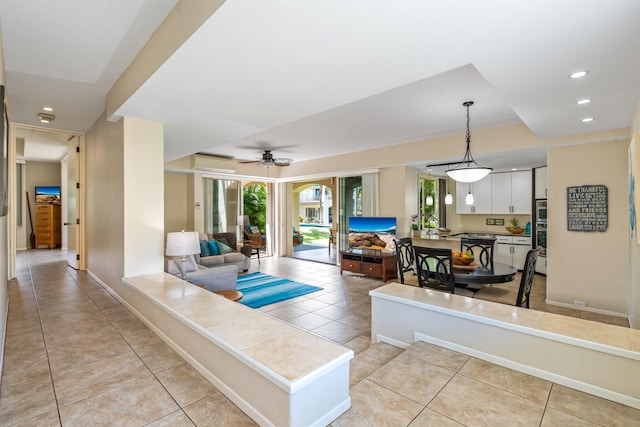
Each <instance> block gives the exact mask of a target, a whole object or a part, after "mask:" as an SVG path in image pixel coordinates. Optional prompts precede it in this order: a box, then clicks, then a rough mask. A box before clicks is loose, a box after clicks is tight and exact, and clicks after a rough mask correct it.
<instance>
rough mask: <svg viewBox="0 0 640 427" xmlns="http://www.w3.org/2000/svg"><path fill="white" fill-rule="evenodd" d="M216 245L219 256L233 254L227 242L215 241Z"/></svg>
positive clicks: (222, 240) (224, 240)
mask: <svg viewBox="0 0 640 427" xmlns="http://www.w3.org/2000/svg"><path fill="white" fill-rule="evenodd" d="M216 243H217V244H218V249H219V250H220V254H221V255H224V254H229V253H231V252H233V248H232V247H231V246H229V242H227V240H226V239H216Z"/></svg>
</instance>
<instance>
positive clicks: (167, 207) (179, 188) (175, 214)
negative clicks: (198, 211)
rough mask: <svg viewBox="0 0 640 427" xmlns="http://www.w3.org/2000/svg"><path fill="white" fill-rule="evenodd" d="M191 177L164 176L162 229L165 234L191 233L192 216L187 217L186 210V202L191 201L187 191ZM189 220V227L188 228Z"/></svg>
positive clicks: (174, 174)
mask: <svg viewBox="0 0 640 427" xmlns="http://www.w3.org/2000/svg"><path fill="white" fill-rule="evenodd" d="M191 177H192V175H191V174H185V173H170V172H167V173H165V174H164V200H165V203H164V229H165V231H166V232H170V231H180V230H185V231H193V216H192V215H189V212H188V210H187V200H188V199H189V198H191V199H193V196H190V195H189V191H188V188H189V182H190V181H191V180H190V178H191ZM191 187H193V186H191ZM189 218H191V224H192V225H191V226H189Z"/></svg>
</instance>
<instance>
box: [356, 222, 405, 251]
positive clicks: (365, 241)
mask: <svg viewBox="0 0 640 427" xmlns="http://www.w3.org/2000/svg"><path fill="white" fill-rule="evenodd" d="M395 237H396V218H395V217H372V216H352V217H349V247H350V248H361V249H375V250H380V251H395V250H396V245H395V243H394V242H393V239H395Z"/></svg>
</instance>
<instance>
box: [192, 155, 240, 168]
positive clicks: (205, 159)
mask: <svg viewBox="0 0 640 427" xmlns="http://www.w3.org/2000/svg"><path fill="white" fill-rule="evenodd" d="M191 169H193V170H194V171H200V172H210V173H235V171H236V162H235V161H233V160H229V159H223V158H220V157H213V156H205V155H202V154H194V155H193V156H192V158H191Z"/></svg>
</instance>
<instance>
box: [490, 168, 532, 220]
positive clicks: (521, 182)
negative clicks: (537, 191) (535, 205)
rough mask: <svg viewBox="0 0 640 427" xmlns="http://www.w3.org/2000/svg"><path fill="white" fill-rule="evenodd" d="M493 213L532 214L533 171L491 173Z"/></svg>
mask: <svg viewBox="0 0 640 427" xmlns="http://www.w3.org/2000/svg"><path fill="white" fill-rule="evenodd" d="M491 213H492V214H523V215H531V171H517V172H504V173H494V174H491Z"/></svg>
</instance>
